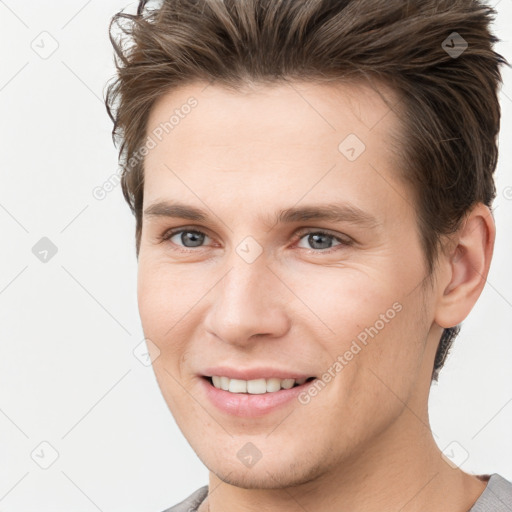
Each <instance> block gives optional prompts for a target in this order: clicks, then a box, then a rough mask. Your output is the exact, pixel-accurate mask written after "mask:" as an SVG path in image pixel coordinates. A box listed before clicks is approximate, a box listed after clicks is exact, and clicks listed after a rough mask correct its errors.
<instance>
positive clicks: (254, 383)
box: [202, 375, 316, 395]
mask: <svg viewBox="0 0 512 512" xmlns="http://www.w3.org/2000/svg"><path fill="white" fill-rule="evenodd" d="M202 378H203V379H204V380H206V381H207V382H208V383H209V384H210V386H212V387H214V388H216V389H219V390H223V391H228V392H229V393H234V394H242V395H244V394H245V395H263V394H272V393H276V392H278V391H282V390H286V389H292V388H296V387H299V386H303V385H305V384H308V383H309V382H311V381H313V380H315V379H316V377H307V378H301V379H279V378H267V379H264V378H261V379H253V380H242V379H230V378H229V377H225V376H218V375H212V376H207V375H204V376H202Z"/></svg>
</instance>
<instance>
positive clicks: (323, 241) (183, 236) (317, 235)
mask: <svg viewBox="0 0 512 512" xmlns="http://www.w3.org/2000/svg"><path fill="white" fill-rule="evenodd" d="M178 235H179V236H178ZM175 237H176V240H175V241H173V240H172V239H173V238H175ZM305 237H307V239H306V242H307V243H308V244H310V246H311V247H312V249H311V248H307V247H301V248H303V249H308V250H309V252H316V253H322V254H326V253H329V252H332V250H335V247H337V246H345V247H346V246H350V245H352V243H353V240H352V239H350V238H349V237H346V238H342V237H340V236H336V235H333V234H331V233H327V232H326V231H321V230H318V229H317V230H315V229H309V230H307V231H302V232H299V233H297V234H296V235H295V238H298V239H299V241H301V240H302V239H303V238H305ZM159 238H160V241H162V242H164V241H170V242H171V243H172V244H173V245H176V246H177V247H183V249H179V250H181V251H182V252H194V248H200V247H202V244H203V243H204V241H205V239H206V238H210V237H209V236H208V235H207V234H206V233H204V232H202V231H199V230H196V229H187V228H179V229H170V230H168V231H166V232H165V233H164V234H163V235H162V236H160V237H159ZM333 240H335V241H337V242H338V244H337V245H335V246H332V241H333ZM181 244H183V245H181ZM326 245H327V246H326ZM333 247H334V248H333ZM187 249H189V250H187Z"/></svg>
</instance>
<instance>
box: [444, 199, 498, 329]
mask: <svg viewBox="0 0 512 512" xmlns="http://www.w3.org/2000/svg"><path fill="white" fill-rule="evenodd" d="M495 235H496V227H495V224H494V219H493V216H492V212H491V210H490V209H489V208H488V207H487V206H485V205H484V204H482V203H478V204H477V205H476V206H475V207H474V208H473V209H472V210H471V212H470V213H469V214H468V215H467V216H466V219H465V221H464V222H463V224H462V226H461V228H460V229H459V230H458V231H457V233H455V234H454V235H453V240H454V242H455V243H454V245H455V247H454V248H453V249H452V250H451V251H450V254H446V255H444V256H443V257H442V258H443V259H442V262H441V265H442V266H443V268H444V270H446V272H443V276H446V278H445V279H444V281H443V280H440V281H439V286H440V288H439V298H438V302H437V307H436V316H435V321H436V323H437V324H438V325H440V326H441V327H443V328H449V327H454V326H455V325H458V324H459V323H461V322H462V321H463V320H464V319H465V318H466V317H467V316H468V314H469V312H470V311H471V309H473V306H474V305H475V303H476V301H477V300H478V297H479V296H480V294H481V292H482V290H483V288H484V286H485V281H486V279H487V275H488V273H489V268H490V265H491V260H492V254H493V250H494V240H495Z"/></svg>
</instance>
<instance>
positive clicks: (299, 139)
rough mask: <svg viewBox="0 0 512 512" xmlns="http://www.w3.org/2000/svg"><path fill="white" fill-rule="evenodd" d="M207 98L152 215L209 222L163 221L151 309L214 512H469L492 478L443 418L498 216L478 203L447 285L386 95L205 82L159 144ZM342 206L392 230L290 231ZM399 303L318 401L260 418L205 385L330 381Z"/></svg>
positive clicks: (144, 290)
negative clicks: (421, 228)
mask: <svg viewBox="0 0 512 512" xmlns="http://www.w3.org/2000/svg"><path fill="white" fill-rule="evenodd" d="M381 91H382V92H383V93H385V94H386V95H387V96H388V98H390V99H391V101H392V102H393V103H394V102H395V101H396V98H393V94H392V92H391V91H387V90H386V89H384V87H382V89H381ZM190 96H193V97H194V98H196V99H197V101H198V104H197V106H196V107H195V108H194V109H193V110H192V111H191V113H190V114H188V115H187V116H184V118H183V119H181V120H180V122H179V124H178V125H177V126H175V128H174V129H173V130H172V131H170V132H169V134H167V135H166V136H165V137H163V139H162V141H161V142H160V143H159V144H158V145H157V146H156V147H155V148H153V149H151V151H149V153H148V155H147V156H146V160H145V173H146V174H145V183H144V205H143V209H144V210H146V209H147V208H148V207H150V206H151V205H152V204H154V203H156V202H158V201H162V200H169V201H180V202H183V203H186V204H188V205H192V206H195V207H198V208H203V209H206V211H207V213H208V220H207V221H201V222H191V221H189V220H184V219H180V218H168V217H165V216H146V215H145V216H144V219H143V228H142V234H141V246H140V253H139V266H138V303H139V311H140V316H141V321H142V326H143V330H144V334H145V336H146V337H147V338H149V339H150V340H151V341H152V342H153V343H154V344H155V345H156V346H157V347H158V349H159V351H160V352H159V355H158V357H156V359H155V360H154V362H153V368H154V371H155V375H156V377H157V380H158V383H159V386H160V389H161V391H162V394H163V396H164V398H165V400H166V402H167V404H168V406H169V408H170V410H171V412H172V414H173V415H174V417H175V419H176V422H177V424H178V426H179V427H180V429H181V431H182V432H183V434H184V436H185V437H186V439H187V440H188V442H189V443H190V445H191V446H192V448H193V449H194V451H195V452H196V453H197V455H198V456H199V458H200V459H201V460H202V461H203V463H204V464H205V465H206V467H207V468H208V469H209V488H210V490H214V491H213V492H211V493H210V495H209V496H208V498H207V500H205V501H204V502H203V503H202V505H201V508H200V512H205V511H206V510H210V511H211V512H220V511H223V512H231V511H235V510H236V511H238V512H239V511H256V510H258V511H261V510H268V511H270V510H276V511H277V510H279V511H285V512H287V511H290V512H291V511H304V510H315V511H319V512H323V511H325V512H327V511H332V510H337V511H351V512H357V511H361V512H362V511H365V512H373V511H379V512H382V510H396V511H398V510H400V511H403V512H413V511H423V512H426V511H427V512H428V511H439V510H450V511H453V512H456V511H460V512H466V511H467V510H469V508H470V507H471V505H472V504H473V503H474V502H475V501H476V500H477V498H478V496H479V495H480V494H481V493H482V492H483V490H484V487H485V482H484V481H482V480H480V479H478V478H477V477H475V476H472V475H468V474H466V473H464V472H463V471H461V470H460V469H458V468H453V467H452V466H451V465H449V464H448V463H447V462H446V460H445V459H443V457H442V454H441V452H440V450H439V448H438V447H437V445H436V442H435V438H434V434H433V433H432V432H431V429H430V426H429V419H428V409H427V403H428V394H429V389H430V383H431V373H432V368H433V361H434V355H435V350H436V347H437V343H438V340H439V338H440V336H441V333H442V329H443V328H444V327H450V326H453V325H456V324H458V323H459V322H461V321H462V320H463V319H464V318H465V317H466V316H467V315H468V314H469V312H470V310H471V309H472V307H473V305H474V304H475V302H476V300H477V299H478V297H479V295H480V293H481V291H482V288H483V286H484V284H485V278H486V277H487V273H488V270H489V265H490V261H491V258H492V250H493V245H494V236H495V226H494V221H493V218H492V215H491V213H490V211H489V209H488V208H487V207H485V206H484V205H482V204H479V205H477V206H476V207H475V208H474V209H473V210H472V211H471V212H470V214H469V215H468V217H467V219H466V222H465V223H464V224H463V226H462V228H461V229H460V230H459V232H458V233H456V234H455V235H454V236H453V237H452V238H451V239H450V240H446V242H447V245H446V247H447V249H446V251H445V252H444V253H442V254H441V255H440V259H439V264H438V266H437V267H436V271H435V274H434V276H433V280H432V283H431V284H429V282H428V281H427V280H426V266H425V262H424V257H423V252H422V248H421V245H420V238H419V234H418V229H417V217H416V212H415V210H414V199H413V194H412V191H411V190H410V189H409V188H408V186H407V185H406V184H405V183H404V182H402V181H401V180H400V178H399V175H398V171H397V169H398V166H399V163H400V160H399V158H398V156H396V154H395V152H394V150H393V148H395V147H396V144H397V141H399V140H400V134H401V124H400V122H399V119H398V118H397V117H396V115H395V113H394V112H393V111H392V110H390V109H389V107H388V106H386V104H385V103H384V101H383V100H382V98H381V97H380V96H379V95H378V94H377V93H376V91H375V90H373V89H371V88H369V87H365V86H363V85H360V84H359V85H356V84H337V85H326V84H312V83H297V82H293V83H291V84H289V83H281V84H279V85H275V86H272V87H271V86H268V85H266V86H263V85H260V86H256V85H254V86H252V87H248V88H246V89H244V90H239V91H236V92H233V91H229V90H227V89H225V88H223V87H221V86H217V85H209V86H206V84H204V83H193V84H189V85H187V86H182V87H180V88H179V89H175V90H173V91H171V92H169V93H167V94H166V95H165V96H163V97H161V98H160V99H159V101H157V103H156V104H155V105H154V107H153V109H152V111H151V115H150V118H149V121H148V125H147V128H148V134H149V133H151V130H153V129H154V128H155V127H157V126H158V125H159V123H161V122H164V121H166V120H168V119H169V117H170V115H171V114H172V112H173V111H174V110H175V109H176V108H180V106H181V105H183V104H184V103H186V101H187V99H188V98H189V97H190ZM351 133H352V134H356V135H357V137H358V138H359V139H360V140H362V141H364V144H365V146H366V149H365V151H364V152H363V153H362V154H361V155H360V156H359V157H358V158H357V159H356V160H355V161H352V162H351V161H349V160H348V159H347V158H346V157H345V156H344V155H343V154H342V153H341V152H340V151H339V150H338V145H339V144H340V142H342V141H343V140H344V139H345V138H346V137H347V135H348V134H351ZM333 202H336V203H344V204H346V203H350V204H351V205H353V206H357V207H358V208H360V209H362V210H364V211H365V212H366V213H368V214H370V215H372V216H373V217H375V219H376V223H375V225H374V226H362V225H359V224H356V223H353V222H349V221H343V222H332V221H306V222H304V221H302V222H296V223H293V224H278V223H275V222H274V221H273V218H274V217H273V214H274V212H277V211H278V210H280V209H283V208H288V207H293V206H305V205H321V204H325V203H333ZM183 227H185V228H188V229H193V230H196V231H201V232H202V233H204V234H205V235H206V236H204V239H202V242H199V247H196V245H197V244H191V243H190V239H189V238H187V233H184V234H183V235H184V236H183V237H182V236H181V235H182V234H180V233H178V234H177V235H174V236H172V238H170V239H169V240H167V241H162V240H161V237H162V236H163V235H164V234H165V233H166V232H168V230H169V229H171V228H183ZM304 228H311V230H309V232H306V233H305V234H303V233H302V232H301V231H300V230H303V229H304ZM319 229H320V230H328V232H329V233H330V234H332V235H333V236H334V238H331V237H327V238H325V239H320V240H319V242H318V241H317V243H316V244H315V239H312V238H311V237H308V234H311V233H315V230H319ZM248 236H250V237H253V238H254V239H255V240H256V241H257V243H258V244H259V245H260V246H261V248H262V249H263V252H262V254H261V255H260V256H259V257H258V258H257V259H256V260H255V261H254V262H253V263H250V264H249V263H247V261H245V260H244V259H243V258H242V257H240V256H239V254H238V253H237V252H236V248H237V246H238V245H239V244H240V243H241V242H242V241H243V240H244V239H245V238H246V237H248ZM335 237H340V240H352V243H351V244H348V245H346V244H342V243H341V242H340V241H339V240H338V239H336V238H335ZM347 237H348V238H347ZM448 242H450V243H449V244H448ZM185 244H187V245H185ZM183 249H185V250H186V249H188V250H189V251H191V252H188V253H186V252H185V253H184V252H180V250H183ZM329 251H330V253H329ZM397 302H398V303H399V304H400V305H401V310H400V312H398V313H397V314H396V315H395V316H394V318H393V319H392V320H390V321H389V322H388V323H386V324H385V327H384V328H381V329H380V330H379V332H378V334H377V335H375V336H374V337H373V338H372V339H370V341H369V343H368V344H367V345H366V346H364V347H363V348H362V350H360V351H359V352H358V353H357V355H356V356H354V357H353V359H352V360H351V361H349V362H348V364H346V366H344V368H343V370H342V371H340V372H339V373H337V374H336V377H335V378H333V379H332V380H331V381H330V382H329V383H328V384H327V385H326V386H325V388H324V389H323V390H322V391H321V392H320V393H318V394H317V396H315V397H313V398H312V399H311V401H310V402H309V403H308V404H307V405H301V404H300V403H298V402H297V401H295V400H294V401H292V403H291V404H287V405H286V406H284V407H282V408H280V409H278V410H276V411H274V412H271V413H269V414H266V415H265V416H263V417H260V418H252V419H250V420H249V419H244V418H239V417H234V416H230V415H228V414H226V413H223V412H221V411H219V410H218V409H216V408H215V407H214V406H213V405H212V404H211V403H210V402H209V401H208V400H207V399H206V397H205V396H204V394H203V392H202V389H201V386H200V383H201V382H200V376H199V375H198V373H200V370H201V369H202V368H205V367H207V366H212V365H216V364H227V365H232V366H234V367H238V368H248V367H253V366H257V365H258V366H259V365H271V366H274V367H275V366H277V367H282V368H287V369H290V370H294V371H298V372H300V373H304V374H308V375H313V376H321V375H322V374H323V373H324V372H325V371H326V370H327V369H328V368H329V367H332V365H333V363H334V362H335V360H336V357H337V356H338V355H340V354H344V353H345V352H346V350H348V349H349V347H350V345H351V343H352V341H353V340H354V339H355V338H356V337H357V335H358V334H360V333H361V332H362V331H363V330H364V329H365V328H366V327H369V326H374V325H375V323H376V321H377V320H378V319H379V318H380V317H379V315H381V314H385V313H386V311H387V310H389V309H390V308H392V305H393V304H394V303H397ZM247 442H251V443H253V444H254V445H255V446H256V447H257V448H258V450H259V451H260V452H261V454H262V457H261V459H260V460H259V461H258V462H257V463H256V464H255V465H254V466H252V467H246V466H245V465H244V464H242V463H241V461H240V460H239V459H238V457H237V456H236V454H237V452H238V450H240V449H241V448H242V447H243V446H244V445H245V444H246V443H247Z"/></svg>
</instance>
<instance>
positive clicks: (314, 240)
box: [297, 229, 352, 253]
mask: <svg viewBox="0 0 512 512" xmlns="http://www.w3.org/2000/svg"><path fill="white" fill-rule="evenodd" d="M297 236H298V237H299V241H300V240H302V239H305V240H306V243H308V244H309V245H310V247H313V249H310V252H320V253H329V252H331V251H332V250H335V249H334V247H337V246H340V245H341V246H349V245H351V244H352V240H351V239H349V238H348V237H347V238H346V239H344V238H341V237H339V236H336V235H333V234H331V233H327V232H325V231H318V230H312V229H310V230H308V231H305V232H304V231H303V232H301V233H298V234H297ZM306 237H307V238H306ZM333 240H336V241H338V242H339V243H338V244H337V245H335V246H332V245H331V244H332V241H333ZM303 248H304V249H309V248H308V247H303Z"/></svg>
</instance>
